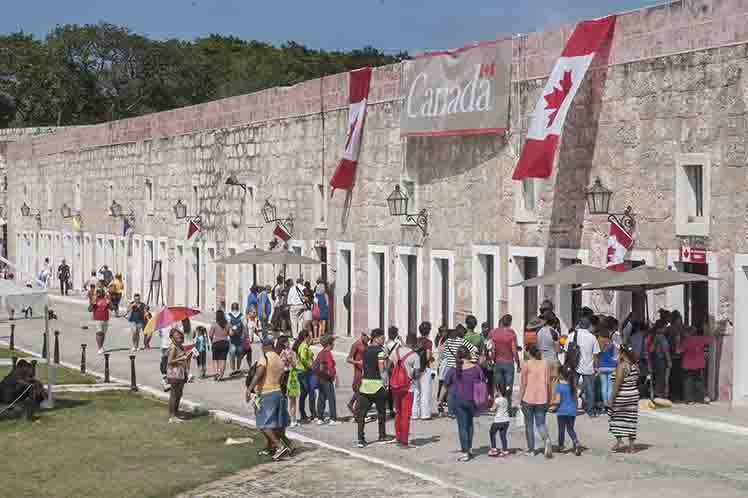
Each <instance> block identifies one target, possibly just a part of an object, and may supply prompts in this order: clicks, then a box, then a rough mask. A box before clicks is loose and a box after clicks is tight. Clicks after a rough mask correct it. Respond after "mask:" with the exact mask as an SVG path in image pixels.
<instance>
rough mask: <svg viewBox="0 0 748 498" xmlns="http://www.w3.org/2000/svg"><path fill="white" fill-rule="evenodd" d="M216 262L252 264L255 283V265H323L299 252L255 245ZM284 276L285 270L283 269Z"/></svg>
mask: <svg viewBox="0 0 748 498" xmlns="http://www.w3.org/2000/svg"><path fill="white" fill-rule="evenodd" d="M215 262H216V263H220V264H225V265H252V266H253V276H254V280H255V282H253V283H254V284H256V283H257V282H256V280H257V265H265V264H269V265H284V268H285V265H299V266H301V265H323V264H325V263H323V262H322V261H319V260H317V259H314V258H310V257H307V256H302V255H301V254H296V253H295V252H292V251H266V250H264V249H258V248H256V247H254V248H252V249H247V250H246V251H242V252H240V253H237V254H234V255H232V256H226V257H224V258H220V259H217V260H216V261H215ZM284 276H285V270H284Z"/></svg>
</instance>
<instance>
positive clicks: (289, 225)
mask: <svg viewBox="0 0 748 498" xmlns="http://www.w3.org/2000/svg"><path fill="white" fill-rule="evenodd" d="M260 212H261V213H262V218H263V219H264V220H265V223H275V224H277V225H283V228H285V229H286V231H287V232H288V233H289V235H290V234H292V233H293V213H291V214H289V215H288V218H285V219H284V218H278V209H277V208H276V207H275V204H273V203H272V202H270V199H265V204H263V205H262V209H260Z"/></svg>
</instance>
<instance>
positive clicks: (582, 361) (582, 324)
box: [566, 317, 600, 417]
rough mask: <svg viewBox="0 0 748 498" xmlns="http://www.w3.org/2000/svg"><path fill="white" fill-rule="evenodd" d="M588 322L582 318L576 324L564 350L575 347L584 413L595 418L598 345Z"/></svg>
mask: <svg viewBox="0 0 748 498" xmlns="http://www.w3.org/2000/svg"><path fill="white" fill-rule="evenodd" d="M590 325H591V323H590V320H589V318H587V317H582V318H581V319H580V320H579V323H578V324H577V328H576V331H575V332H574V333H573V334H571V335H570V336H569V340H568V341H567V342H566V350H567V351H569V348H571V347H573V346H574V345H576V347H577V348H578V351H579V353H578V356H579V362H578V364H577V373H578V374H579V376H580V377H581V379H582V388H583V390H584V412H585V413H586V414H587V415H589V416H590V417H594V416H595V373H596V372H597V356H598V355H599V354H600V344H599V343H598V342H597V337H595V336H594V335H592V333H591V332H590V330H589V328H590Z"/></svg>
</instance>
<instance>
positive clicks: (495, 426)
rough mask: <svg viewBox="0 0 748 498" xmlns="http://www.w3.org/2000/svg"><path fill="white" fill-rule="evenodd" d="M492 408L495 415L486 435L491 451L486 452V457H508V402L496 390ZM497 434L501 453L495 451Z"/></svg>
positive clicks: (501, 393) (501, 392)
mask: <svg viewBox="0 0 748 498" xmlns="http://www.w3.org/2000/svg"><path fill="white" fill-rule="evenodd" d="M511 388H512V387H511V386H509V387H507V389H511ZM493 408H494V410H496V415H494V417H493V423H492V424H491V429H490V432H489V433H488V436H489V437H490V438H491V449H490V450H489V451H488V456H492V457H502V458H504V457H508V456H509V442H508V441H507V433H508V432H509V422H510V420H511V419H510V418H509V401H508V400H507V398H506V396H505V395H504V392H503V391H501V390H500V389H497V390H496V401H494V403H493ZM497 432H498V433H499V437H501V452H499V450H497V449H496V433H497Z"/></svg>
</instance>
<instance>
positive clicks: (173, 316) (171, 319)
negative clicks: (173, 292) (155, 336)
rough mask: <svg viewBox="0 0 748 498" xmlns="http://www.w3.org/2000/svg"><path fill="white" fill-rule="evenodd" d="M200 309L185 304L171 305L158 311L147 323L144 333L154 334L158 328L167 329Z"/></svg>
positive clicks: (195, 313)
mask: <svg viewBox="0 0 748 498" xmlns="http://www.w3.org/2000/svg"><path fill="white" fill-rule="evenodd" d="M198 313H200V310H195V309H192V308H187V307H184V306H170V307H168V308H164V309H162V310H160V311H158V312H157V313H156V314H155V315H154V316H153V318H151V319H150V321H149V322H148V323H147V324H146V326H145V330H143V333H145V334H152V333H153V332H154V331H156V330H161V329H165V328H166V327H168V326H170V325H173V324H175V323H178V322H181V321H182V320H184V319H185V318H189V317H191V316H195V315H197V314H198Z"/></svg>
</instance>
